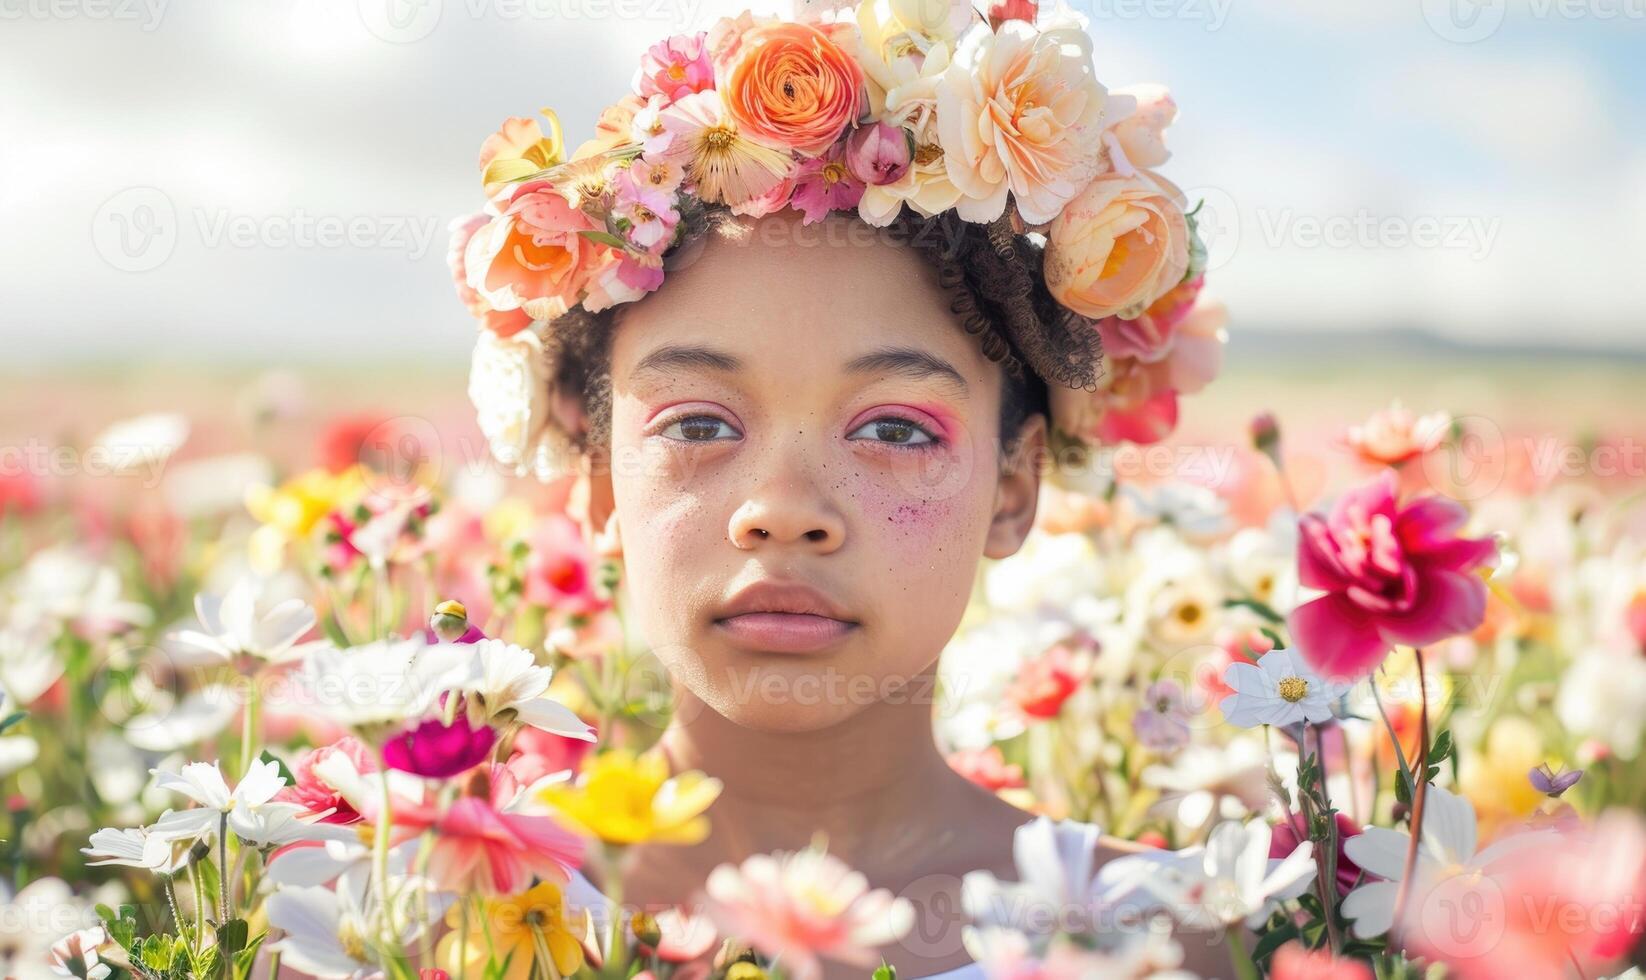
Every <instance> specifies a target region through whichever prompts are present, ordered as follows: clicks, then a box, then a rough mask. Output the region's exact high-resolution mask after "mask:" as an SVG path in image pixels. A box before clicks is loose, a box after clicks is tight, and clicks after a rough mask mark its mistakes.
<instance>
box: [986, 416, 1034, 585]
mask: <svg viewBox="0 0 1646 980" xmlns="http://www.w3.org/2000/svg"><path fill="white" fill-rule="evenodd" d="M1045 455H1046V416H1044V415H1042V414H1040V413H1038V412H1036V413H1034V414H1032V415H1030V416H1029V417H1028V418H1027V419H1025V420H1024V422H1023V428H1022V429H1020V430H1019V431H1018V438H1017V445H1016V446H1014V447H1013V448H1012V452H1011V454H1010V455H1009V456H1008V457H1007V458H1006V460H1005V461H1004V465H1002V466H1001V468H1000V484H999V486H998V487H997V488H996V490H995V498H994V519H993V520H991V521H990V522H989V533H988V536H987V537H986V538H985V539H984V543H983V554H984V555H985V556H987V557H989V558H1006V557H1009V556H1011V555H1013V554H1016V553H1017V549H1018V548H1021V547H1022V546H1023V539H1024V538H1026V537H1028V536H1029V530H1030V529H1031V528H1033V527H1034V516H1035V507H1036V505H1037V504H1038V502H1039V500H1040V462H1041V460H1043V459H1044V458H1045Z"/></svg>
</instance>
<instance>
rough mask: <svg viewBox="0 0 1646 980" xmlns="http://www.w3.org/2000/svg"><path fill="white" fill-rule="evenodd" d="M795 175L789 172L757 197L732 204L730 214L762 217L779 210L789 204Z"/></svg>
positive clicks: (792, 193)
mask: <svg viewBox="0 0 1646 980" xmlns="http://www.w3.org/2000/svg"><path fill="white" fill-rule="evenodd" d="M795 180H796V175H795V174H790V175H789V176H787V177H785V178H783V179H782V180H780V181H778V182H777V183H775V184H773V185H772V186H771V188H770V189H768V190H767V191H766V192H765V193H763V194H761V195H759V196H758V197H752V198H750V199H749V200H747V201H743V202H741V203H739V204H734V205H732V214H738V215H742V216H743V217H746V218H763V217H765V216H766V215H768V214H771V213H773V212H775V211H781V210H783V209H784V208H786V207H788V206H789V198H790V197H792V196H793V195H794V185H795Z"/></svg>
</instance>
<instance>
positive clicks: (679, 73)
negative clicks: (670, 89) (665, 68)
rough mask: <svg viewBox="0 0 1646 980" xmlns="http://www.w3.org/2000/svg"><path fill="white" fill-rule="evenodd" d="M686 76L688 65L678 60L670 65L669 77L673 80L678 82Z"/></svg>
mask: <svg viewBox="0 0 1646 980" xmlns="http://www.w3.org/2000/svg"><path fill="white" fill-rule="evenodd" d="M685 77H686V66H685V65H682V64H680V63H679V62H676V63H674V64H672V65H670V66H669V79H670V80H671V81H676V82H678V81H680V80H681V79H682V78H685Z"/></svg>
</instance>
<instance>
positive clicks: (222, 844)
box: [217, 811, 230, 924]
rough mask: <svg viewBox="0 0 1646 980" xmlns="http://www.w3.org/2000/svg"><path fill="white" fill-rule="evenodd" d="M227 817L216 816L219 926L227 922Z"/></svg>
mask: <svg viewBox="0 0 1646 980" xmlns="http://www.w3.org/2000/svg"><path fill="white" fill-rule="evenodd" d="M229 874H230V872H229V815H228V813H227V812H226V811H225V812H223V813H220V814H218V816H217V909H218V912H219V913H220V914H221V915H222V919H221V920H220V921H219V924H222V923H223V922H227V921H229Z"/></svg>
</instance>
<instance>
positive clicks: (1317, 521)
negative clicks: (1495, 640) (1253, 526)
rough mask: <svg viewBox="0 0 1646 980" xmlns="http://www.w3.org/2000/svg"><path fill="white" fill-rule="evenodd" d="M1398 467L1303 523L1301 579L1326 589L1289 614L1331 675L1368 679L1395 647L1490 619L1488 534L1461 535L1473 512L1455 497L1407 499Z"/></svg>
mask: <svg viewBox="0 0 1646 980" xmlns="http://www.w3.org/2000/svg"><path fill="white" fill-rule="evenodd" d="M1396 490H1397V484H1396V481H1395V475H1394V473H1393V472H1391V471H1388V470H1385V471H1384V472H1383V473H1381V474H1379V475H1378V477H1377V478H1376V479H1374V480H1372V482H1370V483H1368V484H1366V485H1365V486H1363V487H1360V488H1358V489H1356V490H1351V491H1349V492H1348V493H1345V494H1344V495H1343V496H1342V497H1340V498H1338V501H1337V504H1336V506H1334V507H1333V508H1332V512H1331V514H1330V515H1326V516H1323V515H1320V514H1305V515H1304V516H1303V518H1302V519H1301V520H1300V521H1299V522H1298V554H1297V565H1298V580H1299V581H1300V582H1301V583H1302V584H1303V585H1304V586H1306V587H1308V588H1311V589H1321V590H1324V591H1325V593H1326V594H1325V595H1323V596H1321V597H1319V598H1318V599H1314V600H1311V601H1309V602H1306V603H1304V604H1303V605H1301V606H1298V607H1297V608H1296V609H1295V610H1293V611H1292V615H1291V623H1290V625H1291V629H1292V636H1293V637H1294V638H1295V639H1296V641H1297V645H1298V649H1299V650H1300V651H1301V652H1302V653H1303V657H1304V659H1305V660H1307V661H1308V663H1309V665H1310V666H1312V667H1314V668H1315V669H1316V670H1318V671H1319V672H1320V673H1321V674H1322V675H1323V676H1327V677H1329V678H1332V679H1347V678H1358V677H1364V676H1365V675H1367V674H1369V673H1371V672H1372V670H1374V669H1375V668H1376V667H1377V665H1378V664H1380V663H1382V662H1383V658H1384V656H1385V655H1387V654H1388V652H1389V648H1390V647H1392V646H1394V645H1395V644H1404V645H1407V646H1422V645H1425V644H1429V643H1435V642H1437V641H1439V640H1443V639H1445V638H1447V637H1449V636H1457V635H1459V634H1463V633H1468V632H1470V631H1472V630H1474V629H1475V628H1476V627H1478V626H1479V625H1480V624H1481V621H1482V620H1484V619H1485V617H1486V583H1485V581H1483V580H1482V579H1481V577H1480V576H1479V575H1477V574H1475V571H1476V570H1477V569H1479V568H1481V567H1482V566H1484V565H1486V564H1488V563H1489V562H1491V561H1492V559H1493V558H1494V557H1495V556H1496V554H1497V546H1496V544H1494V543H1493V542H1492V540H1491V539H1490V538H1461V537H1458V536H1457V532H1458V531H1459V530H1460V529H1461V528H1462V527H1463V525H1464V523H1465V522H1466V521H1468V519H1469V512H1468V511H1466V510H1464V509H1463V506H1462V505H1461V504H1459V503H1457V502H1456V501H1454V500H1448V499H1446V498H1443V497H1419V498H1417V499H1415V500H1411V501H1408V502H1406V503H1401V502H1400V500H1399V499H1398V498H1397V496H1396Z"/></svg>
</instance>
